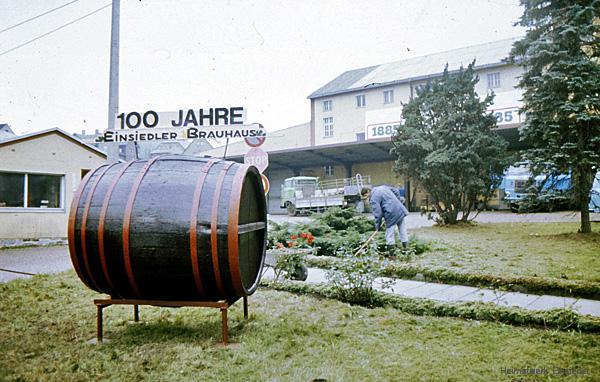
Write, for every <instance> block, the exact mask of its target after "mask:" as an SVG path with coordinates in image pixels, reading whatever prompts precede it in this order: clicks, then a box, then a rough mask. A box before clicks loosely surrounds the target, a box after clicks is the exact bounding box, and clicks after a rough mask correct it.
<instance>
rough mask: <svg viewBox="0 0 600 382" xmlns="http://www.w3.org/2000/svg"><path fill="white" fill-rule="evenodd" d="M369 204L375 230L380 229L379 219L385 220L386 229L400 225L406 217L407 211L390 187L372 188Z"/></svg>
mask: <svg viewBox="0 0 600 382" xmlns="http://www.w3.org/2000/svg"><path fill="white" fill-rule="evenodd" d="M370 203H371V210H372V211H373V216H374V217H375V229H377V230H379V229H380V228H381V218H384V219H385V224H386V226H387V227H391V226H394V225H396V224H398V223H400V222H401V221H402V219H404V218H405V217H406V216H407V215H408V210H407V209H406V207H404V205H403V204H402V203H401V202H400V199H399V198H398V196H396V193H395V192H393V191H392V187H390V186H385V185H384V186H377V187H373V189H372V190H371V200H370Z"/></svg>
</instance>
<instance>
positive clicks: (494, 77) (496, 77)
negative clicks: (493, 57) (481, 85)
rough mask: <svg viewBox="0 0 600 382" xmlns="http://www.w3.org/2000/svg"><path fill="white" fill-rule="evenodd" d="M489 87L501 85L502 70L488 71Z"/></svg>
mask: <svg viewBox="0 0 600 382" xmlns="http://www.w3.org/2000/svg"><path fill="white" fill-rule="evenodd" d="M487 81H488V89H495V88H499V87H500V72H496V73H488V75H487Z"/></svg>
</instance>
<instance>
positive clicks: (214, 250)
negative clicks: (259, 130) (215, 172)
mask: <svg viewBox="0 0 600 382" xmlns="http://www.w3.org/2000/svg"><path fill="white" fill-rule="evenodd" d="M234 163H235V162H228V163H224V164H223V168H222V169H221V172H220V173H219V177H218V178H217V183H216V185H215V192H214V194H213V199H212V211H211V218H210V247H211V255H212V263H213V271H214V274H215V281H216V284H217V289H218V290H219V292H220V293H221V295H223V296H224V295H225V289H224V288H223V280H222V279H221V271H220V269H219V249H218V240H217V222H218V214H219V199H220V197H221V187H223V182H224V181H225V175H226V174H227V170H229V168H230V167H231V166H232V165H233V164H234Z"/></svg>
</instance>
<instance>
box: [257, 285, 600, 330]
mask: <svg viewBox="0 0 600 382" xmlns="http://www.w3.org/2000/svg"><path fill="white" fill-rule="evenodd" d="M260 285H261V286H264V287H268V288H270V289H274V290H278V291H284V292H290V293H296V294H310V295H313V296H317V297H324V298H329V299H336V300H340V299H339V298H338V295H337V293H336V291H335V289H334V288H332V287H331V286H328V285H326V284H308V283H302V282H297V281H284V282H274V281H265V280H263V281H261V283H260ZM340 301H343V300H340ZM367 306H368V307H370V308H375V307H392V308H394V309H397V310H399V311H401V312H404V313H409V314H414V315H418V316H435V317H455V318H461V319H466V320H479V321H490V322H496V323H502V324H508V325H514V326H530V327H536V328H542V329H546V330H548V329H549V330H561V331H580V332H585V333H600V318H596V317H591V316H584V315H580V314H578V313H577V312H574V311H572V310H569V309H552V310H547V311H529V310H525V309H523V308H516V307H501V306H497V305H494V304H491V303H487V304H484V303H481V302H460V303H440V302H436V301H433V300H427V299H417V298H410V297H402V296H396V295H392V294H389V293H385V292H379V291H374V298H373V300H372V301H371V302H370V304H368V305H367Z"/></svg>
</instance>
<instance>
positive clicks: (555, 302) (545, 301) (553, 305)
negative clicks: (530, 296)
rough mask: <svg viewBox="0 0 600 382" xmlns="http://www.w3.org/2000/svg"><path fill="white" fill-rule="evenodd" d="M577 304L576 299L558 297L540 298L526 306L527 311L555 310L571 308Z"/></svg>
mask: <svg viewBox="0 0 600 382" xmlns="http://www.w3.org/2000/svg"><path fill="white" fill-rule="evenodd" d="M576 302H577V299H576V298H571V297H559V296H540V298H538V299H537V300H535V301H534V302H532V303H531V304H529V305H527V307H526V309H529V310H550V309H557V308H559V309H560V308H569V309H570V308H572V306H573V304H575V303H576Z"/></svg>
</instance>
